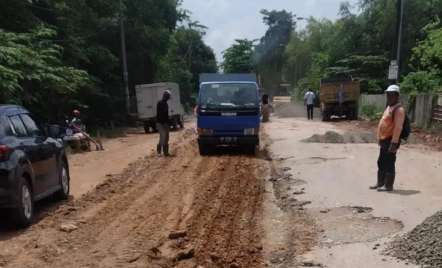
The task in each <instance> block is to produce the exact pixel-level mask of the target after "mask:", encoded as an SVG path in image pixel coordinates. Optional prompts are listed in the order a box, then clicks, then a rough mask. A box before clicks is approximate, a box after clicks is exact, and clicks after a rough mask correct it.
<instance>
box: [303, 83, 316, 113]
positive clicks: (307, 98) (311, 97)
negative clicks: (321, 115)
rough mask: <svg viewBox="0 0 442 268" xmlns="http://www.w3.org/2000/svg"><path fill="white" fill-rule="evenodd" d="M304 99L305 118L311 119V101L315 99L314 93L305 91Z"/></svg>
mask: <svg viewBox="0 0 442 268" xmlns="http://www.w3.org/2000/svg"><path fill="white" fill-rule="evenodd" d="M304 100H305V102H306V104H307V118H308V119H312V120H313V101H314V100H315V93H313V92H311V91H310V90H309V91H308V92H307V93H305V96H304Z"/></svg>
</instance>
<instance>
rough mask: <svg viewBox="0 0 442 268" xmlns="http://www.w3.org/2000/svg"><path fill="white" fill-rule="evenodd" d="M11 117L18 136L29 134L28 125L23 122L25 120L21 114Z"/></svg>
mask: <svg viewBox="0 0 442 268" xmlns="http://www.w3.org/2000/svg"><path fill="white" fill-rule="evenodd" d="M9 118H10V119H11V122H12V126H13V127H14V129H15V132H16V133H17V136H18V137H26V136H27V135H28V133H27V131H26V127H25V125H24V124H23V121H21V119H20V116H18V115H14V116H11V117H9Z"/></svg>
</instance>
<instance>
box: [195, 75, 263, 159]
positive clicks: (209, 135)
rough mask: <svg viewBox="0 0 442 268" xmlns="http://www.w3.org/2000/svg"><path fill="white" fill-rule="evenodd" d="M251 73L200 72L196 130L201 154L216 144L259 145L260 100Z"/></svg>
mask: <svg viewBox="0 0 442 268" xmlns="http://www.w3.org/2000/svg"><path fill="white" fill-rule="evenodd" d="M258 90H259V87H258V83H257V78H256V75H255V74H252V73H250V74H207V73H206V74H201V75H200V90H199V95H198V109H197V117H198V119H197V129H198V146H199V151H200V154H201V155H206V154H208V153H210V150H211V149H212V148H214V147H216V146H237V147H238V146H239V147H244V148H247V149H249V150H250V152H253V153H255V151H256V148H257V146H258V145H259V130H260V100H259V92H258Z"/></svg>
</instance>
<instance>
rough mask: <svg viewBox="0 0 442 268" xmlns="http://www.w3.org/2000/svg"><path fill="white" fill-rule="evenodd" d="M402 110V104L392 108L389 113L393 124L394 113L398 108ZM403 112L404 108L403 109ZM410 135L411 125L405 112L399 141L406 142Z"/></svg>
mask: <svg viewBox="0 0 442 268" xmlns="http://www.w3.org/2000/svg"><path fill="white" fill-rule="evenodd" d="M401 107H402V108H403V106H402V104H398V105H396V107H394V109H393V111H392V112H391V115H392V116H393V122H394V114H395V113H396V111H397V109H399V108H401ZM404 110H405V108H404ZM410 134H411V125H410V119H409V118H408V115H407V112H405V119H404V125H403V126H402V132H401V136H400V138H401V140H405V141H406V140H407V139H408V137H409V136H410Z"/></svg>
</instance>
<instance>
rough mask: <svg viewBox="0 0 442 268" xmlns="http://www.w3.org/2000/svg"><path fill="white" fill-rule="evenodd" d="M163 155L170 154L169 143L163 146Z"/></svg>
mask: <svg viewBox="0 0 442 268" xmlns="http://www.w3.org/2000/svg"><path fill="white" fill-rule="evenodd" d="M163 155H164V156H170V154H169V144H168V145H164V146H163Z"/></svg>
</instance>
